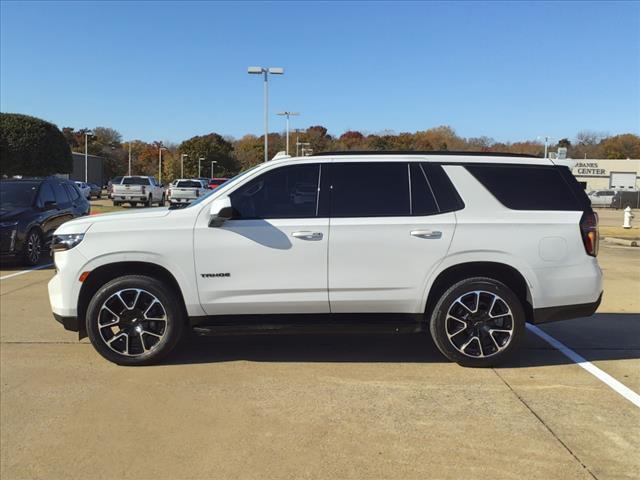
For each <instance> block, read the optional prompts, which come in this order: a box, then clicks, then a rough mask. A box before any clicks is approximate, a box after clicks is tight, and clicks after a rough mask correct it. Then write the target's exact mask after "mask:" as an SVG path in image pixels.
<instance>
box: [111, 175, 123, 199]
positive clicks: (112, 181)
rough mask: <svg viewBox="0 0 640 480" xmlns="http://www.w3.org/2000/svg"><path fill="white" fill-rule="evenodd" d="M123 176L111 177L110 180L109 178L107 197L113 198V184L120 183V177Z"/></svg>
mask: <svg viewBox="0 0 640 480" xmlns="http://www.w3.org/2000/svg"><path fill="white" fill-rule="evenodd" d="M123 178H124V177H113V178H112V179H111V180H109V181H108V182H107V198H108V199H110V200H111V199H113V186H114V185H119V184H120V183H122V179H123Z"/></svg>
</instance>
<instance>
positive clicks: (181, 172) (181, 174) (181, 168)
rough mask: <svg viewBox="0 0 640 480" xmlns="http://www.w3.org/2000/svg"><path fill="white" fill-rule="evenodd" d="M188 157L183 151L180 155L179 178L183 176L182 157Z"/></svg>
mask: <svg viewBox="0 0 640 480" xmlns="http://www.w3.org/2000/svg"><path fill="white" fill-rule="evenodd" d="M185 158H189V155H187V154H186V153H183V154H182V155H180V178H184V159H185Z"/></svg>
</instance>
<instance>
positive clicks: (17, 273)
mask: <svg viewBox="0 0 640 480" xmlns="http://www.w3.org/2000/svg"><path fill="white" fill-rule="evenodd" d="M51 265H53V263H46V264H44V265H38V266H37V267H33V268H30V269H29V270H22V271H20V272H16V273H12V274H11V275H5V276H4V277H0V280H7V279H8V278H12V277H17V276H18V275H24V274H25V273H29V272H33V271H34V270H42V269H43V268H47V267H50V266H51Z"/></svg>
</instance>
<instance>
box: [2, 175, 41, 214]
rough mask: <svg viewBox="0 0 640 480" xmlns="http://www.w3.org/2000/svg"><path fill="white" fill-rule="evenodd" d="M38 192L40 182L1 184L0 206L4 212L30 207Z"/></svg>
mask: <svg viewBox="0 0 640 480" xmlns="http://www.w3.org/2000/svg"><path fill="white" fill-rule="evenodd" d="M37 191H38V182H11V181H9V182H0V206H2V209H3V210H5V209H6V210H10V209H12V208H24V207H30V206H31V205H32V204H33V199H34V197H35V195H36V192H37Z"/></svg>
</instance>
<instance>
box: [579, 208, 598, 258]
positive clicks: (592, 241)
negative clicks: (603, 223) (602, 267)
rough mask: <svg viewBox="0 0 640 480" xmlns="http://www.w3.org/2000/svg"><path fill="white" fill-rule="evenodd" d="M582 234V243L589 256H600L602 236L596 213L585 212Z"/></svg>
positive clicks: (581, 221) (581, 222) (582, 220)
mask: <svg viewBox="0 0 640 480" xmlns="http://www.w3.org/2000/svg"><path fill="white" fill-rule="evenodd" d="M580 232H581V233H582V241H583V242H584V249H585V250H586V251H587V255H591V256H592V257H595V256H597V255H598V244H599V243H600V235H598V214H597V213H595V212H585V213H584V214H583V215H582V218H581V219H580Z"/></svg>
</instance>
